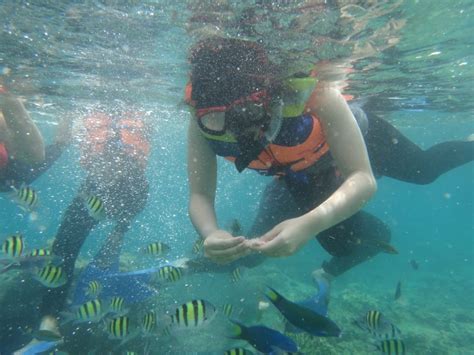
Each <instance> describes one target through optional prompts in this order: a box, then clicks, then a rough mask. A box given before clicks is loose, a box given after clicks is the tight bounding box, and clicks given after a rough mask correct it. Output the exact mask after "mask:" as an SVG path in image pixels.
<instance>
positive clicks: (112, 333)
mask: <svg viewBox="0 0 474 355" xmlns="http://www.w3.org/2000/svg"><path fill="white" fill-rule="evenodd" d="M107 331H108V332H109V337H110V338H112V339H124V338H126V337H127V336H128V335H130V319H129V318H128V317H127V316H121V317H117V318H112V319H111V320H110V321H109V324H108V326H107Z"/></svg>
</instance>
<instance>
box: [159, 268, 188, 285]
mask: <svg viewBox="0 0 474 355" xmlns="http://www.w3.org/2000/svg"><path fill="white" fill-rule="evenodd" d="M158 275H159V276H160V279H162V280H166V281H170V282H175V281H178V280H179V279H181V277H182V276H183V271H182V269H181V268H179V267H176V266H172V265H165V266H162V267H161V268H160V269H159V270H158Z"/></svg>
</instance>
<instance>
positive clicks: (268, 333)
mask: <svg viewBox="0 0 474 355" xmlns="http://www.w3.org/2000/svg"><path fill="white" fill-rule="evenodd" d="M231 322H232V323H234V336H233V337H232V338H234V339H242V340H245V341H247V342H248V343H249V344H250V345H252V346H253V347H254V348H255V349H257V350H258V351H260V352H262V353H265V354H269V353H271V354H274V353H276V352H277V353H281V351H290V352H296V351H298V346H297V345H296V343H295V342H294V341H293V340H292V339H290V338H288V337H287V336H285V335H283V334H281V333H280V332H278V331H276V330H274V329H270V328H267V327H265V326H262V325H257V326H251V327H247V326H244V325H243V324H241V323H239V322H237V321H234V320H231Z"/></svg>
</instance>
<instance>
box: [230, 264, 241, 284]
mask: <svg viewBox="0 0 474 355" xmlns="http://www.w3.org/2000/svg"><path fill="white" fill-rule="evenodd" d="M241 279H242V273H241V272H240V268H239V267H237V268H235V269H234V270H233V271H232V273H231V275H230V280H231V281H232V282H233V283H236V282H239V281H240V280H241Z"/></svg>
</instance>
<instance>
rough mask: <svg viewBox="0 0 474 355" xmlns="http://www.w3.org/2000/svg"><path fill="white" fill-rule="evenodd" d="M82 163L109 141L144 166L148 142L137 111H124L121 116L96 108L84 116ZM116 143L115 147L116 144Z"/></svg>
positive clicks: (102, 152) (88, 160)
mask: <svg viewBox="0 0 474 355" xmlns="http://www.w3.org/2000/svg"><path fill="white" fill-rule="evenodd" d="M83 125H84V129H85V132H84V133H85V134H84V140H83V142H82V154H81V163H82V165H83V166H85V167H87V166H88V165H89V164H94V160H95V159H97V158H98V157H100V156H101V155H102V154H104V153H105V152H106V150H107V149H109V147H112V145H117V146H118V148H119V149H120V150H121V151H122V152H124V153H125V154H127V155H129V156H130V157H133V158H134V159H136V160H137V161H138V163H139V164H140V166H142V167H143V168H145V167H146V165H147V161H148V156H149V155H150V142H149V140H148V131H147V127H146V124H145V122H144V120H143V117H142V115H140V113H132V112H126V113H124V114H121V115H120V118H114V117H112V116H110V115H108V114H106V113H102V112H97V113H94V114H91V115H89V116H87V117H85V118H84V120H83ZM117 146H115V147H114V148H117Z"/></svg>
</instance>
